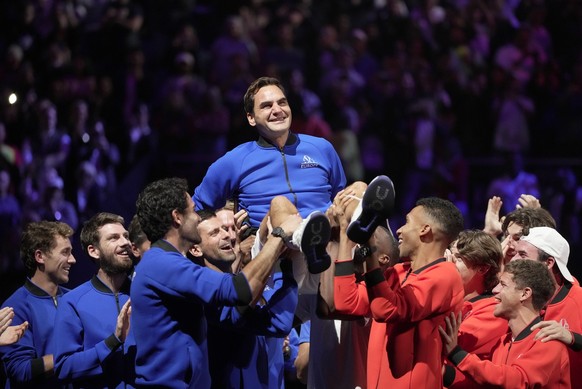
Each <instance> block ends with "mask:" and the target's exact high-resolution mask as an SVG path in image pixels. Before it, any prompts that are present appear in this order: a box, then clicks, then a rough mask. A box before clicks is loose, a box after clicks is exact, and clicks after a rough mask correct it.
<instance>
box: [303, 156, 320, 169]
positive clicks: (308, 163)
mask: <svg viewBox="0 0 582 389" xmlns="http://www.w3.org/2000/svg"><path fill="white" fill-rule="evenodd" d="M317 166H319V164H318V163H317V162H316V161H315V160H314V159H313V158H311V157H310V156H309V155H304V156H303V162H301V169H306V168H308V167H317Z"/></svg>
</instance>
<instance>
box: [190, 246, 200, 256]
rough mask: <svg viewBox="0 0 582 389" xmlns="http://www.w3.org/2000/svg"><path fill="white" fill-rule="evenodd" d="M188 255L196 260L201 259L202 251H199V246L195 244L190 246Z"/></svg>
mask: <svg viewBox="0 0 582 389" xmlns="http://www.w3.org/2000/svg"><path fill="white" fill-rule="evenodd" d="M188 251H189V252H190V254H192V255H193V256H194V257H196V258H200V257H202V250H201V249H200V245H197V244H195V245H194V246H192V248H191V249H190V250H188Z"/></svg>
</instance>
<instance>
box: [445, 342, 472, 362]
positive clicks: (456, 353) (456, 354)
mask: <svg viewBox="0 0 582 389" xmlns="http://www.w3.org/2000/svg"><path fill="white" fill-rule="evenodd" d="M467 354H468V353H467V352H466V351H465V350H463V349H462V348H461V346H459V345H457V346H456V347H455V348H454V349H453V350H452V351H451V352H450V353H449V355H448V358H449V361H451V362H453V364H454V365H455V366H457V365H458V364H459V363H461V361H462V360H463V359H465V357H466V356H467Z"/></svg>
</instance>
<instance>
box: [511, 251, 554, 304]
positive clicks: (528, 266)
mask: <svg viewBox="0 0 582 389" xmlns="http://www.w3.org/2000/svg"><path fill="white" fill-rule="evenodd" d="M504 271H505V272H506V273H510V274H511V275H512V276H513V282H515V284H516V286H517V288H518V289H524V288H531V290H532V305H533V307H534V308H535V309H536V310H538V311H539V310H541V309H543V308H544V307H545V305H546V304H547V303H548V301H550V298H551V297H552V295H553V294H554V291H555V289H556V288H555V286H554V282H553V281H552V278H551V277H550V272H549V270H548V268H547V267H546V265H545V264H544V263H542V262H537V261H532V260H529V259H516V260H514V261H511V262H509V263H508V264H507V265H506V266H505V270H504Z"/></svg>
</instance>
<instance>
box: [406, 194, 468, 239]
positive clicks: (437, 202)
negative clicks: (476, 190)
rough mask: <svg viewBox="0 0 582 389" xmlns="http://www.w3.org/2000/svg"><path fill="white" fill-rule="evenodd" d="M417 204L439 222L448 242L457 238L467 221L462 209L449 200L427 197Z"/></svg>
mask: <svg viewBox="0 0 582 389" xmlns="http://www.w3.org/2000/svg"><path fill="white" fill-rule="evenodd" d="M416 206H417V207H418V206H421V207H423V209H424V211H425V212H426V214H427V215H428V216H429V217H430V218H431V219H433V220H434V221H435V222H436V223H437V225H438V227H440V231H441V232H442V233H443V234H444V236H445V237H446V239H447V240H448V242H447V244H449V243H451V242H452V241H454V240H455V239H457V236H458V235H459V232H461V231H462V230H463V229H464V224H465V222H464V220H463V215H462V214H461V211H459V208H457V207H456V206H455V204H453V203H452V202H450V201H449V200H445V199H441V198H439V197H425V198H422V199H420V200H418V201H417V202H416Z"/></svg>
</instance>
